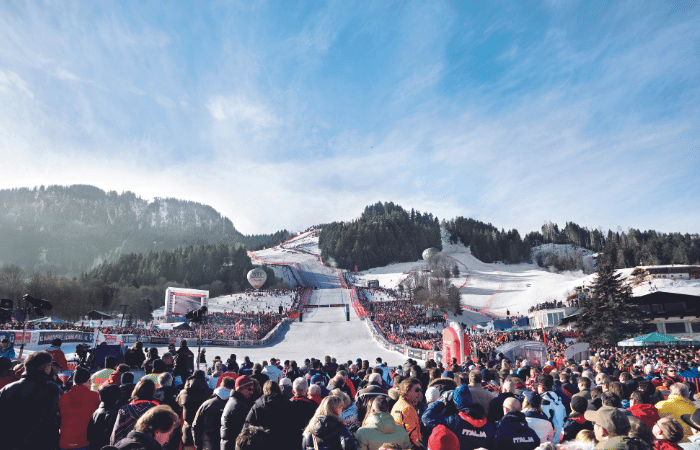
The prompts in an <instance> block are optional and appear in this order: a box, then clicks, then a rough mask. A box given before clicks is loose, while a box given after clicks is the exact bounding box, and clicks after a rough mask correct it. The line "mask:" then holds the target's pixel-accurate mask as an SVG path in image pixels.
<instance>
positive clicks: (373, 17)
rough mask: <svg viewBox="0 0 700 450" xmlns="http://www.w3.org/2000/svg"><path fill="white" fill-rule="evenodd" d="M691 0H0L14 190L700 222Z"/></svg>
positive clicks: (0, 82)
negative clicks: (82, 188)
mask: <svg viewBox="0 0 700 450" xmlns="http://www.w3.org/2000/svg"><path fill="white" fill-rule="evenodd" d="M699 74H700V6H698V3H697V2H695V1H678V2H658V1H654V2H642V1H639V0H634V1H628V2H612V1H600V2H596V1H584V2H569V1H544V2H526V1H519V2H471V1H454V2H441V1H431V2H427V1H393V0H382V1H374V2H369V1H366V2H364V1H358V2H343V1H338V2H321V1H313V2H291V1H261V2H254V1H242V2H233V1H224V2H205V1H202V2H189V3H186V2H63V1H57V2H28V4H25V3H24V2H11V1H6V2H2V3H0V157H1V158H2V159H1V160H0V161H2V162H0V188H12V187H23V186H29V187H32V186H39V185H51V184H62V185H68V184H76V183H82V184H92V185H95V186H98V187H100V188H102V189H105V190H116V191H120V192H121V191H125V190H130V191H132V192H135V193H136V194H138V195H141V196H142V197H143V198H153V197H177V198H182V199H187V200H193V201H198V202H201V203H205V204H209V205H212V206H213V207H214V208H216V209H217V210H219V211H220V212H221V213H222V214H224V215H226V216H227V217H229V218H230V219H231V220H232V221H233V223H234V225H235V226H236V227H237V228H238V229H239V230H241V231H242V232H244V233H247V234H251V233H262V232H273V231H276V230H278V229H282V228H286V229H289V230H298V229H303V228H306V227H308V226H310V225H313V224H317V223H323V222H327V221H332V220H350V219H353V218H355V217H357V216H359V214H360V213H361V211H362V209H363V208H364V206H365V205H367V204H371V203H375V202H377V201H380V200H381V201H393V202H395V203H398V204H400V205H402V206H404V207H406V208H407V209H410V208H412V207H413V208H416V209H417V210H420V211H429V212H432V213H433V214H434V215H437V216H438V217H439V218H441V219H442V218H447V219H449V218H454V217H456V216H465V217H473V218H475V219H479V220H483V221H486V222H491V223H493V224H494V225H496V226H498V227H503V228H506V229H508V228H517V229H518V230H519V231H520V232H521V233H523V234H524V233H526V232H529V231H532V230H536V229H539V228H540V226H541V225H542V224H543V223H544V222H545V221H549V220H551V221H554V222H557V223H559V224H560V225H561V226H563V225H564V223H565V222H566V221H573V222H576V223H578V224H580V225H582V226H587V227H589V228H597V227H603V228H604V229H617V228H618V227H622V228H623V229H626V228H628V227H633V228H639V229H656V230H658V231H665V232H670V231H680V232H690V233H698V232H700V208H699V207H698V205H700V200H699V199H700V182H699V181H700V139H699V138H700V125H699V124H700V107H699V106H698V105H699V104H700V76H699Z"/></svg>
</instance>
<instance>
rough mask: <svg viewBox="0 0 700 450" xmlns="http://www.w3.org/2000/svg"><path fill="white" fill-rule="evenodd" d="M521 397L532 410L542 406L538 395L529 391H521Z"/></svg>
mask: <svg viewBox="0 0 700 450" xmlns="http://www.w3.org/2000/svg"><path fill="white" fill-rule="evenodd" d="M523 397H525V399H526V400H527V402H528V403H529V404H530V406H532V407H534V408H538V407H539V406H540V405H541V404H542V397H541V396H540V394H538V393H537V392H535V391H532V390H530V389H527V390H525V391H523Z"/></svg>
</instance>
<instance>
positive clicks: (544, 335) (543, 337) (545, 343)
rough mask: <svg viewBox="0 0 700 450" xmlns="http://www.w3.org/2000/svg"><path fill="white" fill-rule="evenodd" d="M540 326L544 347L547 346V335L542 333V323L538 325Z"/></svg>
mask: <svg viewBox="0 0 700 450" xmlns="http://www.w3.org/2000/svg"><path fill="white" fill-rule="evenodd" d="M540 325H541V326H542V339H544V346H545V347H546V346H547V334H546V333H545V332H544V323H541V324H540Z"/></svg>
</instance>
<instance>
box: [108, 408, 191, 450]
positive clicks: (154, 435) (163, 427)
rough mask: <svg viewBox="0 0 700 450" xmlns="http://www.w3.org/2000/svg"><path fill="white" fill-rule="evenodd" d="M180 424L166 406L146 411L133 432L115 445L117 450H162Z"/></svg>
mask: <svg viewBox="0 0 700 450" xmlns="http://www.w3.org/2000/svg"><path fill="white" fill-rule="evenodd" d="M179 424H180V418H179V417H178V416H177V414H175V412H174V411H173V410H172V409H171V408H170V407H169V406H166V405H160V406H156V407H154V408H151V409H149V410H148V411H146V412H145V413H144V414H143V415H142V416H141V417H139V419H138V421H137V422H136V423H135V424H134V427H133V430H132V431H130V432H129V434H128V435H127V436H126V437H125V438H124V439H122V440H120V441H119V442H117V444H116V445H115V447H116V448H117V450H162V449H163V445H165V444H166V443H167V442H168V441H169V440H170V436H171V435H172V434H173V432H174V431H175V429H176V428H177V427H178V425H179Z"/></svg>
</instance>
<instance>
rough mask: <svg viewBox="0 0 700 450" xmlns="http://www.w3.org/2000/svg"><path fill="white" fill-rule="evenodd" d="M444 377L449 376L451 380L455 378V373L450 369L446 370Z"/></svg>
mask: <svg viewBox="0 0 700 450" xmlns="http://www.w3.org/2000/svg"><path fill="white" fill-rule="evenodd" d="M442 378H449V379H450V380H453V379H454V374H453V373H452V371H450V370H446V371H444V372H443V373H442Z"/></svg>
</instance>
